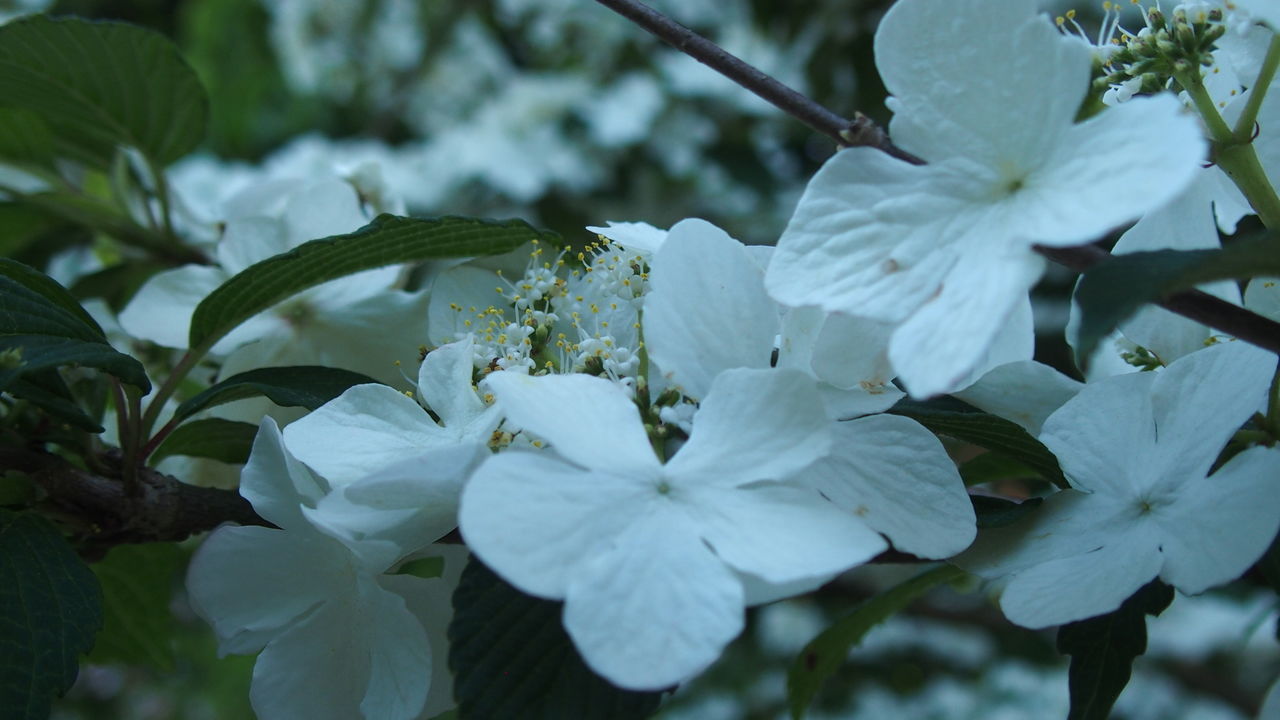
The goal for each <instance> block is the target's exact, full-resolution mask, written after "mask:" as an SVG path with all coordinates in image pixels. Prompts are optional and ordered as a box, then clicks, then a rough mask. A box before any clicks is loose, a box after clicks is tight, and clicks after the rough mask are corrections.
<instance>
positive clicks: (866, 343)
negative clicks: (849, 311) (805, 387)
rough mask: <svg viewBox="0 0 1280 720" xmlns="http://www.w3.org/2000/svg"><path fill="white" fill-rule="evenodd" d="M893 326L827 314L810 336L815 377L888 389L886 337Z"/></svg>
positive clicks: (845, 384)
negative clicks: (815, 331) (812, 336)
mask: <svg viewBox="0 0 1280 720" xmlns="http://www.w3.org/2000/svg"><path fill="white" fill-rule="evenodd" d="M893 329H894V328H893V326H892V325H890V324H888V323H883V322H879V321H876V320H868V319H866V318H860V317H853V316H851V315H844V314H840V313H833V314H831V315H828V316H827V317H826V320H825V322H823V323H822V327H821V329H820V330H819V331H818V334H817V337H816V338H815V339H814V343H813V349H812V353H811V355H810V360H809V367H810V368H811V369H812V370H813V374H814V375H816V376H817V377H818V379H819V380H822V381H823V382H826V383H830V384H831V385H834V386H835V387H838V388H845V389H850V388H861V389H864V390H866V391H868V392H872V393H875V392H877V391H889V392H892V391H893V390H894V388H893V386H892V385H890V384H889V383H890V382H891V381H892V380H893V371H892V369H890V367H889V338H890V337H891V336H892V334H893ZM779 364H781V363H779Z"/></svg>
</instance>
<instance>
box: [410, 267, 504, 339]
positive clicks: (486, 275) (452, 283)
mask: <svg viewBox="0 0 1280 720" xmlns="http://www.w3.org/2000/svg"><path fill="white" fill-rule="evenodd" d="M500 285H502V280H501V278H499V277H498V276H497V275H495V274H494V273H493V271H492V270H486V269H483V268H478V267H472V266H470V265H462V266H459V267H455V268H451V269H449V270H446V271H445V272H443V273H441V274H440V275H439V276H438V277H436V279H435V281H434V282H433V283H432V287H431V303H430V305H429V306H428V310H427V328H428V332H429V334H428V339H430V340H431V342H432V343H435V344H437V345H444V344H446V343H451V342H454V341H456V340H461V339H462V338H463V337H466V335H467V333H469V332H471V331H473V330H475V331H479V330H480V329H481V328H482V327H483V326H484V323H482V322H481V318H480V314H481V313H483V312H484V311H485V310H487V309H488V308H490V307H493V305H494V303H495V302H497V301H498V300H501V299H502V296H501V295H499V294H498V292H497V288H498V287H499V286H500ZM468 321H470V323H471V324H470V325H468V324H467V322H468ZM486 322H487V321H486Z"/></svg>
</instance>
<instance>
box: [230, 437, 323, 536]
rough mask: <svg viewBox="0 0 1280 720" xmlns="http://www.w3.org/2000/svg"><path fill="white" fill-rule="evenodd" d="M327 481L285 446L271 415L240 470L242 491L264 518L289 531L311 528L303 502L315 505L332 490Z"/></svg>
mask: <svg viewBox="0 0 1280 720" xmlns="http://www.w3.org/2000/svg"><path fill="white" fill-rule="evenodd" d="M328 490H329V488H328V486H327V485H326V484H325V483H324V481H323V480H321V479H319V478H317V477H316V476H314V475H312V474H311V471H309V470H307V468H306V467H304V466H303V464H302V463H300V462H298V459H297V458H295V457H294V456H293V455H291V454H290V453H289V451H288V450H286V449H285V445H284V438H283V437H282V436H281V435H280V428H279V426H277V425H276V421H275V420H273V419H271V418H269V417H267V418H263V419H262V424H261V425H259V426H258V434H257V435H256V436H254V438H253V449H252V450H251V451H250V453H249V462H247V463H245V466H244V470H243V471H242V472H241V473H240V494H241V495H242V496H244V498H245V499H246V500H248V501H249V502H250V503H251V504H252V505H253V509H254V510H255V511H257V513H258V514H259V515H261V516H262V517H263V518H265V519H267V520H270V521H271V522H272V523H275V524H276V525H278V526H279V527H282V528H284V529H286V530H292V531H302V530H308V531H309V530H310V529H311V525H310V523H308V522H307V521H306V520H305V519H304V518H303V517H302V511H301V509H300V508H301V506H302V505H304V504H305V505H314V504H315V503H316V502H317V501H319V499H320V498H321V497H322V496H324V494H325V493H326V492H328Z"/></svg>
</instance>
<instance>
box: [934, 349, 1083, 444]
mask: <svg viewBox="0 0 1280 720" xmlns="http://www.w3.org/2000/svg"><path fill="white" fill-rule="evenodd" d="M1083 387H1084V383H1082V382H1080V381H1079V380H1073V379H1071V378H1069V377H1067V376H1066V375H1063V374H1062V373H1060V372H1058V371H1057V370H1055V369H1053V368H1052V367H1049V366H1048V365H1045V364H1043V363H1038V362H1034V361H1032V360H1026V361H1022V362H1014V363H1007V364H1005V365H1001V366H999V367H997V368H995V369H994V370H991V371H990V372H988V373H986V374H985V375H983V376H982V379H980V380H978V382H976V383H974V384H973V385H970V386H969V387H967V388H965V389H963V390H960V391H958V392H954V393H952V395H954V396H955V397H958V398H960V399H961V400H964V401H965V402H967V403H969V404H970V405H973V406H974V407H976V408H979V409H981V410H985V411H986V412H989V413H991V414H992V415H999V416H1000V417H1002V418H1004V419H1005V420H1009V421H1012V422H1015V423H1017V424H1019V425H1021V426H1022V427H1023V428H1024V429H1025V430H1026V431H1027V432H1029V433H1031V435H1033V436H1035V435H1039V434H1040V428H1041V426H1042V425H1043V424H1044V421H1045V420H1046V419H1048V417H1049V416H1050V415H1052V414H1053V413H1054V412H1055V411H1056V410H1057V409H1058V408H1060V407H1062V405H1063V404H1064V403H1066V402H1067V401H1068V400H1070V399H1071V398H1073V397H1075V395H1076V393H1078V392H1080V390H1081V388H1083Z"/></svg>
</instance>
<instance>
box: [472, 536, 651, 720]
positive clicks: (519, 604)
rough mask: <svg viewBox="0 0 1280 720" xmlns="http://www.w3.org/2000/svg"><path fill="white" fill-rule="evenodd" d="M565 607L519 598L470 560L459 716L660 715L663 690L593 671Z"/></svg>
mask: <svg viewBox="0 0 1280 720" xmlns="http://www.w3.org/2000/svg"><path fill="white" fill-rule="evenodd" d="M563 607H564V604H563V603H558V602H552V601H550V600H540V599H538V598H534V597H529V596H528V595H525V594H523V593H521V592H520V591H519V590H516V589H515V588H513V587H511V586H510V585H508V584H507V583H506V582H504V581H503V580H502V579H501V578H499V577H498V576H497V575H495V574H494V573H493V572H492V571H491V570H489V568H487V567H485V566H484V564H483V563H481V562H480V561H478V560H477V559H476V558H475V557H474V556H472V558H471V560H470V561H469V562H468V563H467V567H466V569H465V570H463V571H462V580H461V582H460V583H459V584H458V589H457V590H455V591H454V593H453V608H454V616H453V622H452V624H450V625H449V667H450V669H452V670H453V676H454V684H453V694H454V696H455V697H456V698H457V699H458V715H459V716H460V717H463V718H508V719H510V720H535V719H544V720H558V719H559V718H574V719H575V720H596V719H598V720H630V719H632V718H637V719H638V718H647V717H649V716H650V715H652V714H653V713H654V712H656V711H657V709H658V704H659V703H660V702H661V700H662V693H661V692H632V691H629V690H621V689H619V688H616V687H614V686H613V685H611V684H610V683H609V682H608V681H606V680H604V679H602V678H600V677H599V676H597V675H596V674H595V673H593V672H591V670H590V669H589V668H587V666H586V664H585V663H584V662H583V661H582V658H581V656H579V655H578V651H577V650H576V649H575V648H574V647H573V643H572V641H571V640H570V639H569V636H568V634H567V633H565V631H564V628H563V627H562V626H561V624H560V613H561V610H562V609H563Z"/></svg>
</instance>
